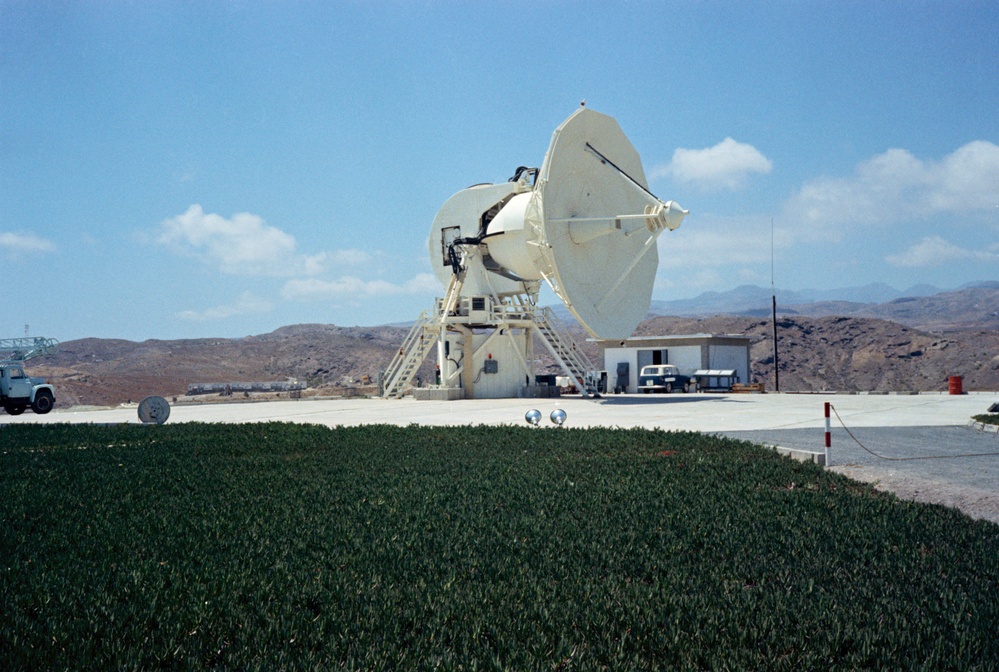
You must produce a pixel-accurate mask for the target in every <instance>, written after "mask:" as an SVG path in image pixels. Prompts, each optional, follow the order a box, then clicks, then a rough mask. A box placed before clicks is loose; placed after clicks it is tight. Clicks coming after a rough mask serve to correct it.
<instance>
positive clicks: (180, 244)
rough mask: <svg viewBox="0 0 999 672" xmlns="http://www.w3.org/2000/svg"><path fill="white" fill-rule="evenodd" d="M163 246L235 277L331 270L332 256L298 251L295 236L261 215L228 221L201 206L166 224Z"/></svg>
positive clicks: (161, 239)
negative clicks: (330, 259) (268, 223)
mask: <svg viewBox="0 0 999 672" xmlns="http://www.w3.org/2000/svg"><path fill="white" fill-rule="evenodd" d="M157 242H159V243H161V244H163V245H167V246H169V247H171V248H173V249H174V250H176V251H177V252H179V253H181V254H186V255H189V256H192V257H196V258H198V259H200V260H201V261H203V262H204V263H206V264H209V265H211V266H215V267H217V268H218V269H219V270H220V271H221V272H223V273H227V274H230V275H268V276H289V275H298V274H303V273H304V274H315V273H319V272H321V271H322V270H323V269H324V268H325V266H326V263H327V256H328V255H327V253H321V254H318V255H314V256H307V255H304V254H300V253H298V252H297V249H296V248H297V244H296V242H295V238H294V237H293V236H291V235H290V234H287V233H285V232H284V231H282V230H280V229H278V228H275V227H273V226H268V225H267V224H266V223H265V222H264V220H263V219H261V218H260V217H258V216H257V215H253V214H250V213H248V212H241V213H237V214H235V215H233V216H232V218H231V219H226V218H225V217H222V216H221V215H216V214H212V213H206V212H205V211H204V210H202V208H201V206H200V205H192V206H191V207H190V208H188V209H187V212H185V213H184V214H182V215H178V216H177V217H171V218H170V219H166V220H164V221H163V223H162V224H161V226H160V235H159V237H158V239H157Z"/></svg>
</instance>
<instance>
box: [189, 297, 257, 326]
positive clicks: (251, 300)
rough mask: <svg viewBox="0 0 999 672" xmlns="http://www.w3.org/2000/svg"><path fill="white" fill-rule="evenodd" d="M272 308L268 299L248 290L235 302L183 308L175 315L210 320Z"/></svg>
mask: <svg viewBox="0 0 999 672" xmlns="http://www.w3.org/2000/svg"><path fill="white" fill-rule="evenodd" d="M272 308H273V305H272V304H271V302H270V301H267V300H265V299H261V298H259V297H256V296H254V295H253V294H251V293H250V292H243V293H242V294H241V295H240V296H239V298H238V299H236V301H235V303H232V304H229V305H221V306H214V307H212V308H206V309H205V310H185V311H182V312H180V313H177V317H179V318H180V319H182V320H188V321H190V322H211V321H214V320H224V319H226V318H228V317H236V316H238V315H248V314H251V313H267V312H270V310H271V309H272Z"/></svg>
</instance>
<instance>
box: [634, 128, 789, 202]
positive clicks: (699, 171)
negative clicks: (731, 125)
mask: <svg viewBox="0 0 999 672" xmlns="http://www.w3.org/2000/svg"><path fill="white" fill-rule="evenodd" d="M771 170H773V164H772V163H771V161H770V160H769V159H768V158H767V157H765V156H764V155H763V154H762V153H761V152H760V151H759V150H758V149H756V148H755V147H753V146H752V145H748V144H746V143H744V142H738V141H736V140H733V139H732V138H725V139H724V140H722V141H721V142H719V143H718V144H717V145H715V146H714V147H708V148H706V149H683V148H680V149H677V150H676V151H675V152H673V160H672V161H670V163H669V164H668V165H666V166H661V167H659V168H656V169H654V170H653V171H652V177H653V178H655V177H672V178H674V179H676V180H678V181H679V182H681V183H683V184H686V185H689V186H694V187H700V188H702V189H707V190H712V189H733V190H734V189H740V188H741V187H743V186H744V185H745V183H746V181H747V179H748V178H749V176H750V175H754V174H764V175H765V174H767V173H769V172H770V171H771Z"/></svg>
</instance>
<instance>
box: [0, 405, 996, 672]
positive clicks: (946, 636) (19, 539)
mask: <svg viewBox="0 0 999 672" xmlns="http://www.w3.org/2000/svg"><path fill="white" fill-rule="evenodd" d="M0 517H2V520H0V669H4V670H18V669H65V668H70V669H81V668H87V669H156V668H173V669H190V668H215V669H333V668H336V669H351V670H354V669H373V670H381V669H398V670H416V669H433V668H440V669H466V670H476V669H508V670H542V669H544V670H570V669H586V670H598V669H609V670H657V669H658V670H661V669H789V670H790V669H795V670H797V669H823V670H833V669H858V668H886V669H961V670H973V669H982V670H986V669H996V665H997V661H999V637H997V636H996V633H997V632H999V600H997V599H996V595H997V594H999V526H996V525H994V524H991V523H988V522H983V521H973V520H971V519H969V518H967V517H966V516H964V515H962V514H961V513H959V512H958V511H956V510H951V509H945V508H942V507H938V506H932V505H925V504H917V503H913V502H907V501H901V500H898V499H896V498H895V497H893V496H891V495H887V494H881V493H877V492H875V491H874V490H872V489H871V488H870V487H868V486H863V485H859V484H857V483H855V482H853V481H849V480H848V479H845V478H843V477H841V476H838V475H836V474H832V473H827V472H824V471H823V470H822V469H821V468H819V467H817V466H815V465H811V464H801V463H797V462H793V461H791V460H789V459H786V458H779V457H777V456H776V455H774V454H773V453H772V452H769V451H767V450H765V449H762V448H758V447H754V446H751V445H749V444H746V443H743V442H737V441H733V440H728V439H720V438H715V437H710V436H705V435H700V434H692V433H664V432H659V431H645V430H621V429H592V430H574V429H561V430H558V429H536V430H532V429H529V428H527V427H481V428H470V427H454V428H436V427H435V428H425V427H408V428H398V427H388V426H377V427H360V428H337V429H329V428H325V427H317V426H303V425H290V424H254V425H203V424H176V425H169V424H167V425H163V426H155V427H142V426H121V427H97V426H69V425H49V426H44V425H33V426H29V425H9V426H6V427H3V428H0Z"/></svg>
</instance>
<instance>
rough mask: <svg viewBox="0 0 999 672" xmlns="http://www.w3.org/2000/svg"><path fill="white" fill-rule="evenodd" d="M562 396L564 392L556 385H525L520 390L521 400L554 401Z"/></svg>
mask: <svg viewBox="0 0 999 672" xmlns="http://www.w3.org/2000/svg"><path fill="white" fill-rule="evenodd" d="M561 396H562V391H561V390H560V389H559V388H558V387H556V386H555V385H525V386H524V387H522V388H520V398H521V399H552V398H554V397H561Z"/></svg>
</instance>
